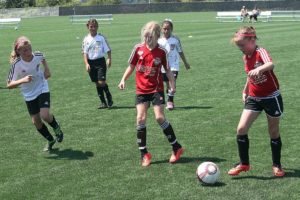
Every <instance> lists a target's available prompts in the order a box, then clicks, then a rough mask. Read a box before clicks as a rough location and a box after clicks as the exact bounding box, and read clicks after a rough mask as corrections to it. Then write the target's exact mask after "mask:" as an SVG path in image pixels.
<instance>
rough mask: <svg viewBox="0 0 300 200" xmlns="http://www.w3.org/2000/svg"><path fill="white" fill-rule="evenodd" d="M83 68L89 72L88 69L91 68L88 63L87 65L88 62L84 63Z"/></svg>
mask: <svg viewBox="0 0 300 200" xmlns="http://www.w3.org/2000/svg"><path fill="white" fill-rule="evenodd" d="M85 70H86V71H87V72H90V70H91V67H90V65H89V64H86V65H85Z"/></svg>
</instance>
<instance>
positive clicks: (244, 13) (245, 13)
mask: <svg viewBox="0 0 300 200" xmlns="http://www.w3.org/2000/svg"><path fill="white" fill-rule="evenodd" d="M248 16H249V13H248V10H247V8H246V6H243V7H242V9H241V18H242V21H243V22H244V21H245V19H247V18H248Z"/></svg>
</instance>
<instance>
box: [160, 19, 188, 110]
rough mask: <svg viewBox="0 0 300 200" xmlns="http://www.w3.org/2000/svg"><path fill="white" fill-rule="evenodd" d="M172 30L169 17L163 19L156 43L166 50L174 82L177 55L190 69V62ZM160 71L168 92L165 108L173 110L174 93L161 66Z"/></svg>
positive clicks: (177, 70)
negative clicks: (160, 35)
mask: <svg viewBox="0 0 300 200" xmlns="http://www.w3.org/2000/svg"><path fill="white" fill-rule="evenodd" d="M172 31H173V23H172V21H171V20H170V19H165V20H164V21H163V23H162V32H163V37H161V38H160V39H159V40H158V43H159V44H160V45H161V46H162V47H164V48H165V49H166V50H167V51H168V62H169V67H170V69H171V71H172V72H173V74H174V78H175V83H176V79H177V77H178V72H179V62H180V59H179V57H180V58H181V59H182V61H183V63H184V66H185V68H186V69H187V70H188V69H190V64H189V63H188V62H187V60H186V58H185V55H184V53H183V50H182V47H181V43H180V40H179V38H178V37H176V36H174V35H172ZM162 73H163V78H164V82H166V86H167V90H166V91H167V94H168V101H167V107H166V108H167V109H168V110H173V109H174V93H172V92H171V91H170V85H169V80H168V77H167V76H166V72H165V71H164V69H163V68H162Z"/></svg>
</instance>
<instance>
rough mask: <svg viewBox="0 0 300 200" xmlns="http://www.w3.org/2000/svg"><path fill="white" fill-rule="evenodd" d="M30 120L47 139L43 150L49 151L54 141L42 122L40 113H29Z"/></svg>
mask: <svg viewBox="0 0 300 200" xmlns="http://www.w3.org/2000/svg"><path fill="white" fill-rule="evenodd" d="M31 120H32V123H33V124H34V126H35V127H36V129H37V130H38V132H39V133H40V134H41V135H42V136H43V137H44V138H45V139H46V140H48V143H47V145H46V147H45V148H44V151H50V150H51V149H52V146H53V145H54V143H55V140H54V138H53V136H52V135H51V134H50V132H49V130H48V128H47V126H46V125H45V124H44V123H43V121H42V119H41V116H40V113H37V114H34V115H31Z"/></svg>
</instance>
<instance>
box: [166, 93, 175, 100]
mask: <svg viewBox="0 0 300 200" xmlns="http://www.w3.org/2000/svg"><path fill="white" fill-rule="evenodd" d="M167 94H168V102H174V94H172V93H171V92H170V91H168V93H167Z"/></svg>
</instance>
